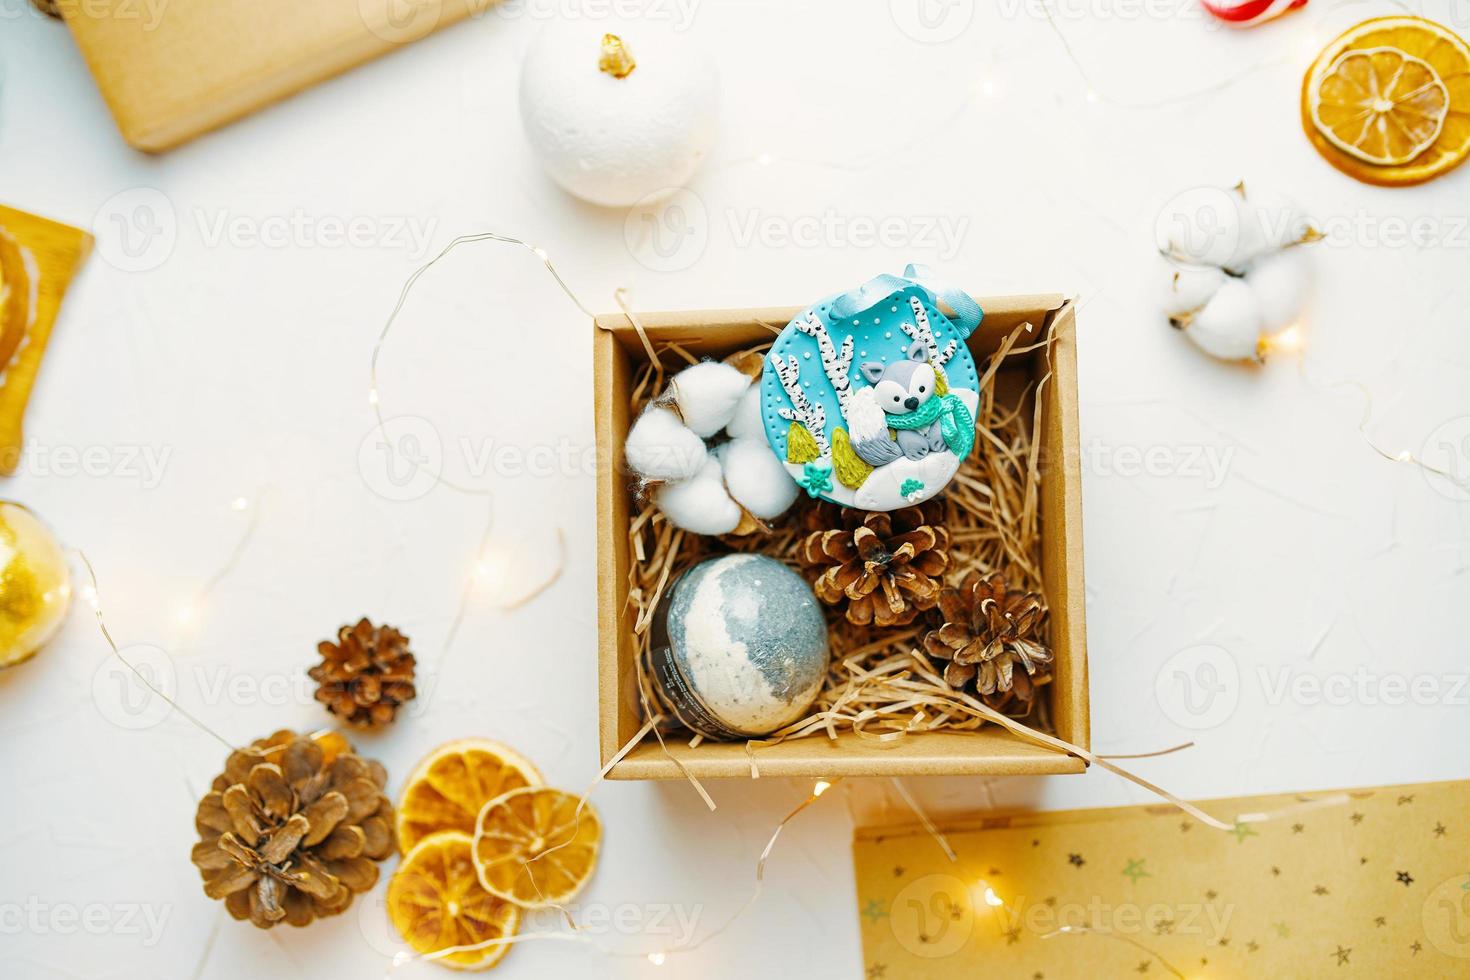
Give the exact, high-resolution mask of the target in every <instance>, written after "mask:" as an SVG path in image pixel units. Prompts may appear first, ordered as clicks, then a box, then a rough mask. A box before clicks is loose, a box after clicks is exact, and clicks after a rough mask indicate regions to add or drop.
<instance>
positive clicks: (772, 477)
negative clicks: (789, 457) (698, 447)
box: [720, 434, 797, 520]
mask: <svg viewBox="0 0 1470 980" xmlns="http://www.w3.org/2000/svg"><path fill="white" fill-rule="evenodd" d="M720 456H721V459H722V460H723V461H724V464H725V486H727V487H729V488H730V496H732V497H734V498H735V500H736V501H737V502H738V503H739V504H740V505H741V506H742V507H744V508H745V509H746V510H748V511H750V512H751V513H752V514H754V515H755V516H756V517H759V518H761V519H762V520H771V519H772V518H775V517H780V516H781V515H782V514H784V513H786V509H787V508H788V507H790V506H791V505H792V504H793V503H794V502H795V501H796V493H797V486H796V481H795V480H793V479H792V478H791V474H790V473H787V472H786V467H784V466H782V465H781V461H780V460H779V459H777V458H776V454H775V453H774V452H772V451H771V447H770V445H769V444H768V443H767V442H766V437H765V435H764V434H762V435H760V436H751V437H747V438H744V439H736V440H734V441H733V442H729V443H726V444H725V447H724V451H723V452H722V453H721V454H720Z"/></svg>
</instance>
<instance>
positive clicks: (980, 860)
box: [853, 781, 1470, 980]
mask: <svg viewBox="0 0 1470 980" xmlns="http://www.w3.org/2000/svg"><path fill="white" fill-rule="evenodd" d="M1201 806H1202V807H1203V808H1204V809H1205V810H1206V811H1208V812H1210V813H1212V814H1213V815H1215V816H1217V817H1219V818H1221V819H1222V820H1224V821H1225V822H1227V823H1233V824H1234V829H1233V830H1232V831H1230V832H1222V831H1217V830H1213V829H1211V828H1209V827H1208V826H1206V825H1203V824H1197V825H1194V830H1193V831H1192V832H1181V822H1180V817H1179V814H1178V812H1177V811H1174V810H1172V809H1170V808H1168V807H1163V806H1158V805H1150V806H1141V807H1125V808H1121V809H1111V810H1078V811H1068V812H1060V813H1039V814H1015V815H1011V816H1004V815H996V814H985V815H984V816H983V817H981V816H977V817H975V818H973V819H960V818H957V819H953V820H950V821H948V822H945V823H942V824H941V826H940V827H939V830H940V831H941V832H942V833H943V834H944V836H945V838H946V839H947V840H948V841H949V843H950V845H951V846H952V847H953V849H954V851H955V852H957V853H958V854H960V855H961V858H960V860H959V861H958V862H956V863H952V862H950V861H949V860H948V859H947V858H946V857H945V856H944V853H943V851H942V850H941V849H940V848H939V847H938V846H937V845H936V844H935V841H934V839H933V838H932V837H931V836H930V834H929V833H928V832H927V831H925V830H924V829H923V828H922V827H920V826H917V825H913V826H911V825H902V826H894V827H884V828H881V829H880V828H873V829H871V830H869V829H861V830H859V831H858V833H857V837H856V840H855V841H854V844H853V853H854V860H855V864H856V880H857V889H858V896H859V900H858V912H859V916H860V919H859V921H860V922H861V923H862V929H861V935H862V940H863V952H864V958H865V961H866V965H867V968H868V969H869V970H871V969H872V968H873V967H875V966H879V967H881V969H883V970H886V972H887V975H888V976H889V977H903V978H904V980H939V978H946V980H947V978H950V977H956V976H985V977H1032V978H1034V977H1037V976H1044V977H1047V978H1051V980H1068V978H1081V977H1101V976H1106V977H1121V976H1128V975H1139V974H1142V975H1143V976H1145V977H1147V976H1155V977H1159V976H1163V977H1169V976H1176V975H1177V974H1176V973H1175V972H1174V971H1175V970H1179V971H1183V972H1184V973H1185V974H1187V975H1189V976H1192V977H1193V976H1208V977H1222V978H1223V977H1256V976H1263V977H1264V976H1280V977H1293V978H1308V980H1310V978H1321V977H1335V978H1347V977H1375V978H1376V977H1399V976H1402V977H1421V976H1423V977H1429V976H1434V977H1470V853H1467V852H1465V851H1464V850H1463V849H1462V848H1457V847H1456V846H1455V835H1454V833H1453V828H1454V826H1455V820H1456V819H1457V818H1459V817H1460V816H1461V815H1463V814H1464V813H1466V812H1470V781H1466V782H1456V783H1437V784H1426V785H1418V786H1396V787H1388V788H1384V789H1377V790H1372V789H1369V790H1352V791H1345V792H1341V793H1306V794H1297V793H1293V794H1285V795H1281V796H1266V797H1252V798H1244V799H1234V800H1217V801H1214V802H1206V803H1202V804H1201ZM1301 808H1305V810H1307V811H1310V813H1307V812H1300V813H1299V810H1300V809H1301ZM1244 814H1257V815H1259V814H1265V815H1268V816H1270V815H1272V814H1277V816H1275V817H1273V818H1271V819H1266V820H1261V819H1258V818H1256V819H1252V818H1249V817H1247V818H1246V819H1245V820H1244V822H1240V818H1241V816H1242V815H1244ZM1355 818H1357V819H1355ZM1242 827H1248V828H1249V830H1250V831H1252V833H1249V834H1245V833H1242V832H1241V828H1242ZM1084 855H1086V856H1087V857H1084ZM982 856H983V857H982ZM1370 856H1371V858H1372V860H1371V861H1365V860H1364V858H1366V857H1370ZM898 869H902V871H901V873H899V874H895V871H897V870H898ZM996 902H999V903H1000V904H998V905H997V904H996ZM1068 927H1071V928H1070V929H1069V932H1068V933H1061V932H1059V930H1062V929H1067V928H1068ZM1089 930H1090V932H1089ZM1105 931H1107V932H1112V933H1114V934H1115V935H1118V936H1126V937H1127V939H1128V940H1129V941H1128V942H1122V941H1118V940H1116V939H1108V938H1106V937H1104V936H1101V935H1098V934H1097V933H1100V932H1105ZM1069 933H1070V934H1069ZM1048 936H1049V937H1050V938H1048V939H1046V941H1041V940H1042V938H1043V937H1048ZM1169 964H1172V965H1173V966H1172V967H1171V966H1170V965H1169Z"/></svg>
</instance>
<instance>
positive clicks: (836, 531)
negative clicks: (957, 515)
mask: <svg viewBox="0 0 1470 980" xmlns="http://www.w3.org/2000/svg"><path fill="white" fill-rule="evenodd" d="M939 515H940V511H939V508H938V507H937V506H933V505H931V504H922V505H919V506H917V507H905V508H903V509H902V510H896V511H891V512H888V513H879V512H873V513H870V512H867V511H861V510H854V509H852V508H849V507H841V508H839V507H835V506H833V505H830V504H824V505H822V506H820V507H815V508H813V509H812V511H811V512H810V514H808V515H807V529H808V530H809V531H810V532H811V533H810V534H808V535H807V536H806V538H805V539H803V540H802V542H801V544H800V546H799V547H798V549H797V558H798V559H799V560H800V561H801V564H802V565H803V566H805V567H806V568H807V569H808V570H809V571H810V572H814V573H816V578H815V580H814V581H813V582H812V590H813V591H814V592H815V593H816V594H817V598H818V599H821V600H822V601H823V602H825V603H827V604H828V605H832V606H843V605H845V606H846V615H847V621H848V622H850V623H855V624H857V625H859V626H869V625H871V626H902V625H905V624H908V623H911V622H913V621H914V619H915V618H916V617H917V616H918V615H919V613H920V612H922V611H923V610H925V609H932V608H934V604H935V603H936V602H938V601H939V592H940V588H941V586H942V585H943V575H944V572H945V570H946V569H948V568H949V531H947V530H946V529H945V528H944V526H943V525H941V524H939V523H937V521H938V519H939Z"/></svg>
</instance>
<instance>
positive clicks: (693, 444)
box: [623, 407, 709, 481]
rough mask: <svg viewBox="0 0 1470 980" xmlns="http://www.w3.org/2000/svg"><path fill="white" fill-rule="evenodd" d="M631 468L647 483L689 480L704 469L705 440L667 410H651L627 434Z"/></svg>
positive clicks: (627, 452)
mask: <svg viewBox="0 0 1470 980" xmlns="http://www.w3.org/2000/svg"><path fill="white" fill-rule="evenodd" d="M623 452H624V454H625V455H626V456H627V459H628V465H629V466H631V467H632V468H633V472H635V473H637V474H638V475H639V476H641V477H643V478H644V479H645V480H661V481H669V480H687V479H689V478H690V477H692V476H693V475H694V474H696V473H698V472H699V470H700V467H702V466H704V464H705V460H706V459H708V458H709V454H708V453H707V452H706V451H705V448H704V440H702V439H700V438H699V436H697V435H695V434H694V433H693V432H691V431H689V428H688V427H687V426H686V425H684V423H683V422H680V421H679V417H678V416H677V415H675V414H674V413H673V412H671V411H669V410H668V409H667V408H657V407H653V408H649V409H648V410H647V411H646V412H644V413H643V414H642V415H641V416H639V418H638V421H637V422H634V423H633V428H632V429H631V430H630V431H629V432H628V440H627V442H626V443H625V444H624V446H623Z"/></svg>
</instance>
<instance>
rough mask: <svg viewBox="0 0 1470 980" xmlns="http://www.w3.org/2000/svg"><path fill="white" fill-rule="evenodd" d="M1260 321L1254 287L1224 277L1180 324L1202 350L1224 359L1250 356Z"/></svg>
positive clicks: (1253, 350) (1257, 335)
mask: <svg viewBox="0 0 1470 980" xmlns="http://www.w3.org/2000/svg"><path fill="white" fill-rule="evenodd" d="M1263 326H1264V324H1263V323H1262V320H1261V304H1260V301H1259V300H1257V299H1256V293H1255V290H1253V289H1251V287H1250V286H1249V285H1248V284H1247V283H1246V282H1245V281H1244V280H1242V279H1234V278H1231V279H1227V280H1226V281H1225V282H1224V283H1223V284H1221V286H1220V288H1219V289H1217V290H1216V291H1215V295H1213V296H1211V297H1210V301H1209V302H1208V303H1206V304H1205V305H1204V306H1203V307H1202V308H1200V310H1199V311H1198V312H1196V313H1195V314H1194V315H1193V316H1191V317H1188V318H1187V320H1186V321H1185V322H1184V323H1183V329H1184V333H1185V334H1186V335H1187V336H1188V337H1189V339H1190V340H1192V341H1194V343H1195V345H1196V346H1197V347H1199V348H1200V349H1201V350H1203V351H1204V352H1205V353H1207V354H1210V355H1212V356H1214V357H1218V358H1221V359H1222V360H1227V361H1239V360H1246V359H1254V358H1255V357H1256V345H1257V344H1258V343H1259V342H1260V339H1261V332H1262V328H1263Z"/></svg>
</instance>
